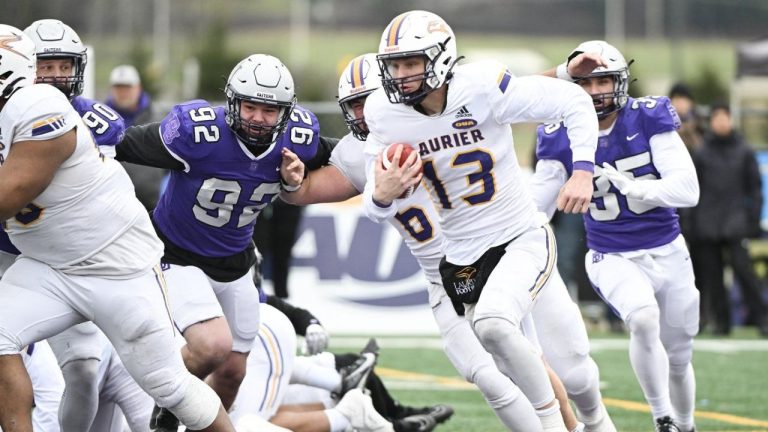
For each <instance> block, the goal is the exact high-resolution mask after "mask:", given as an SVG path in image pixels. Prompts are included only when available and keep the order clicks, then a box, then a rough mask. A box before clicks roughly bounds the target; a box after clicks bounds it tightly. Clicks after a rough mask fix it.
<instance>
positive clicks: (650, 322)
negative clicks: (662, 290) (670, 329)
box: [627, 306, 661, 340]
mask: <svg viewBox="0 0 768 432" xmlns="http://www.w3.org/2000/svg"><path fill="white" fill-rule="evenodd" d="M659 317H660V315H659V308H658V307H656V306H647V307H644V308H640V309H638V310H636V311H634V312H632V313H631V314H630V315H629V316H628V317H627V326H628V327H629V331H630V332H631V333H632V336H633V337H638V338H640V340H649V339H651V338H659V337H660V332H661V325H660V323H659Z"/></svg>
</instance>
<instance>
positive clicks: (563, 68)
mask: <svg viewBox="0 0 768 432" xmlns="http://www.w3.org/2000/svg"><path fill="white" fill-rule="evenodd" d="M555 75H556V76H557V78H558V79H561V80H566V81H570V82H573V77H572V76H571V75H570V74H569V73H568V64H567V63H560V64H559V65H557V68H555Z"/></svg>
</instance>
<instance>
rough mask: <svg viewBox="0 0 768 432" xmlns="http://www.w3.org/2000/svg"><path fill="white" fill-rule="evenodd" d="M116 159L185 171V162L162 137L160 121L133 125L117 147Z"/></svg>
mask: <svg viewBox="0 0 768 432" xmlns="http://www.w3.org/2000/svg"><path fill="white" fill-rule="evenodd" d="M116 150H117V155H116V156H115V159H117V160H119V161H121V162H130V163H134V164H137V165H145V166H151V167H156V168H165V169H170V170H177V171H183V170H184V169H185V167H184V164H183V163H182V162H181V161H179V160H178V159H176V158H174V157H173V156H172V155H171V153H170V152H168V149H167V148H166V146H165V144H163V140H162V138H161V137H160V123H148V124H145V125H141V126H131V127H129V128H128V129H126V131H125V137H123V140H122V141H121V142H120V144H119V145H118V146H117V148H116Z"/></svg>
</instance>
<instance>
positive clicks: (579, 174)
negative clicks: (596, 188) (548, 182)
mask: <svg viewBox="0 0 768 432" xmlns="http://www.w3.org/2000/svg"><path fill="white" fill-rule="evenodd" d="M592 177H593V176H592V173H591V172H589V171H584V170H573V175H572V176H571V178H570V179H568V181H567V182H565V184H564V185H563V187H562V188H560V193H559V194H558V195H557V209H558V210H562V211H563V212H565V213H586V212H587V210H589V203H590V202H591V201H592V191H593V186H592Z"/></svg>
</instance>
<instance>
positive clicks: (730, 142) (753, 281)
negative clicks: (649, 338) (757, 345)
mask: <svg viewBox="0 0 768 432" xmlns="http://www.w3.org/2000/svg"><path fill="white" fill-rule="evenodd" d="M710 128H711V132H710V133H709V134H708V135H707V136H706V138H705V139H704V141H703V143H702V146H701V147H700V148H699V149H697V150H696V151H695V152H694V154H693V160H694V163H695V164H696V172H697V173H698V177H699V185H700V187H701V197H700V199H699V205H698V207H696V208H695V209H694V212H693V215H692V216H693V218H692V226H691V229H692V232H693V234H694V236H695V238H696V248H697V254H696V256H695V257H694V259H697V260H699V261H700V262H699V263H698V267H699V270H700V273H701V274H700V275H698V276H699V280H698V281H697V282H698V286H699V289H700V290H701V295H702V298H701V307H702V310H701V312H702V316H707V314H709V313H710V312H711V313H712V316H711V318H712V320H713V321H714V333H715V334H720V335H725V334H729V333H730V331H731V313H730V311H731V306H730V301H729V296H728V294H727V291H726V288H725V283H724V280H723V268H724V267H725V263H724V255H727V256H728V258H730V264H731V267H732V268H733V272H734V275H735V278H736V280H737V281H738V284H739V286H740V287H741V289H742V294H743V298H744V299H745V305H746V306H747V307H748V308H749V310H750V312H751V315H752V318H753V319H754V320H755V323H756V325H757V326H758V329H759V331H760V333H761V334H762V335H763V336H768V322H766V305H765V303H764V302H763V299H762V296H761V292H760V291H761V285H760V282H759V280H758V279H757V276H756V274H755V270H754V268H753V266H752V261H751V259H750V256H749V253H748V251H747V243H748V239H749V238H754V237H757V236H759V235H760V211H761V208H762V201H763V200H762V191H761V188H762V186H761V181H760V172H759V170H758V165H757V160H756V159H755V154H754V151H753V150H752V147H751V146H750V145H749V144H748V143H747V142H746V141H745V140H744V139H743V138H742V137H741V135H740V134H739V133H738V132H737V131H736V130H734V128H733V123H732V119H731V113H730V109H729V107H728V105H725V104H717V105H713V107H712V110H711V119H710Z"/></svg>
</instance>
